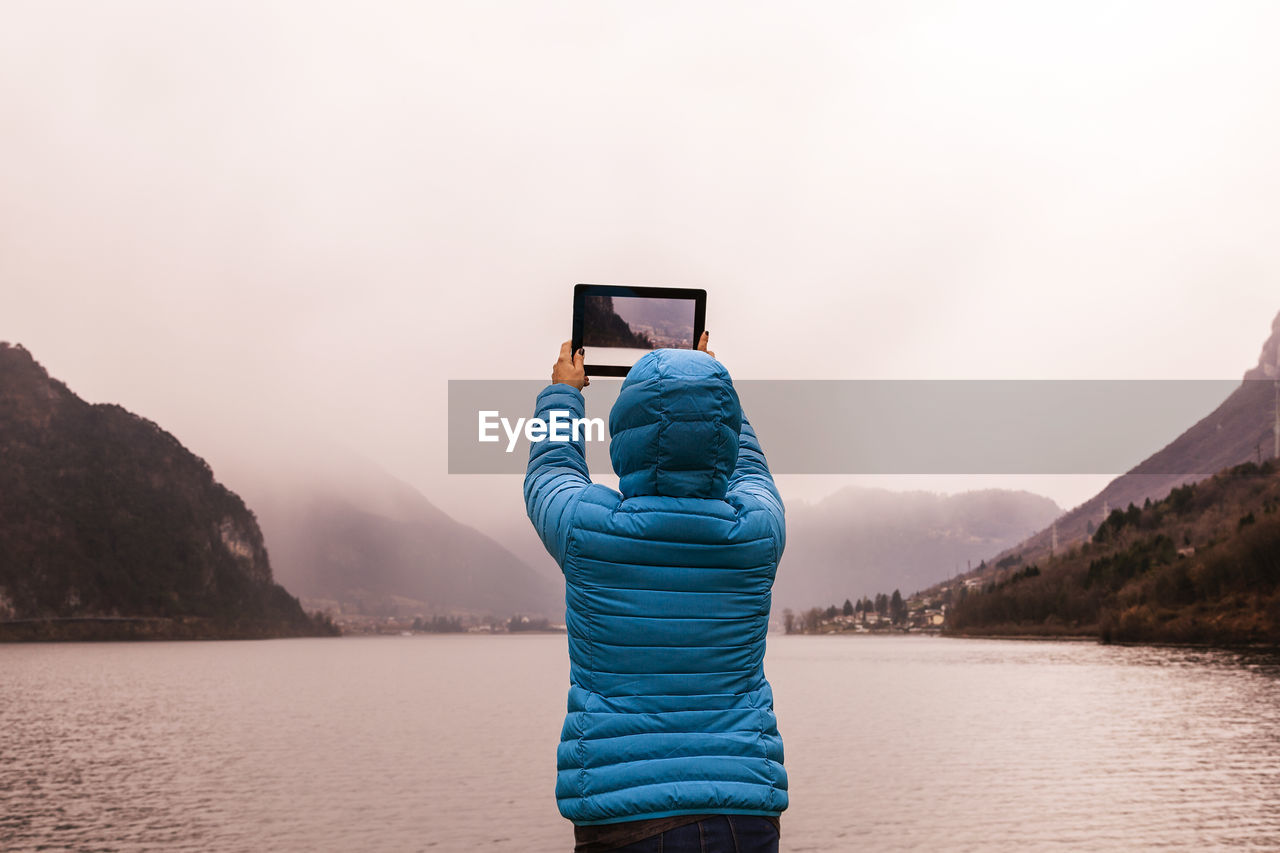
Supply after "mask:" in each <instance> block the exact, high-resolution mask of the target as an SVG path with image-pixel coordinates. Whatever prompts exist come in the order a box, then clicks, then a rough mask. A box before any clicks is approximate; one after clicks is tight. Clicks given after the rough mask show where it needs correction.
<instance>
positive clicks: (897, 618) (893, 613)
mask: <svg viewBox="0 0 1280 853" xmlns="http://www.w3.org/2000/svg"><path fill="white" fill-rule="evenodd" d="M906 615H907V603H906V602H905V601H903V600H902V593H901V592H900V591H899V590H896V589H895V590H894V591H893V598H892V599H890V601H889V620H890V621H891V622H893V624H895V625H897V624H898V623H900V622H902V621H903V619H905V618H906Z"/></svg>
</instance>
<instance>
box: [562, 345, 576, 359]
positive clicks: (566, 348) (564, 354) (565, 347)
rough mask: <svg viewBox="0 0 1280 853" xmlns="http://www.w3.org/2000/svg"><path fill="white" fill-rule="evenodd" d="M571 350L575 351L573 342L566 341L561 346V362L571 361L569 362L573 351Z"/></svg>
mask: <svg viewBox="0 0 1280 853" xmlns="http://www.w3.org/2000/svg"><path fill="white" fill-rule="evenodd" d="M571 349H573V341H565V342H564V343H562V344H561V345H560V360H561V361H569V360H570V356H569V352H570V350H571Z"/></svg>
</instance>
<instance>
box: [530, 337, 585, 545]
mask: <svg viewBox="0 0 1280 853" xmlns="http://www.w3.org/2000/svg"><path fill="white" fill-rule="evenodd" d="M570 348H571V344H570V343H569V342H568V341H565V342H564V344H563V345H562V346H561V347H560V358H559V359H558V360H557V361H556V364H555V367H554V368H552V371H551V384H550V385H548V386H547V387H546V388H544V389H542V391H541V392H540V393H539V394H538V399H537V403H536V405H535V417H537V418H541V419H542V420H543V421H547V422H549V421H550V420H551V413H552V412H557V411H558V412H564V413H565V414H566V416H567V417H568V418H581V417H585V415H586V405H585V400H583V397H582V388H584V387H585V386H587V385H589V384H590V380H589V379H588V378H587V377H586V374H585V372H584V370H583V367H582V358H583V355H582V351H581V350H579V351H578V352H577V353H574V354H572V355H571V354H570ZM589 485H591V476H590V475H589V474H588V473H587V451H586V439H585V436H584V435H582V434H579V436H578V437H577V438H576V439H574V438H573V437H572V433H570V434H569V440H568V441H552V440H550V439H549V438H546V439H543V440H542V441H533V442H530V443H529V467H528V468H527V469H526V471H525V475H524V505H525V510H526V511H527V512H528V514H529V520H530V521H532V522H533V527H534V529H535V530H536V531H538V536H539V537H540V538H541V539H542V544H543V545H544V546H546V549H547V551H548V552H549V553H550V554H551V556H552V557H554V558H555V559H556V562H557V563H559V562H561V561H562V560H563V558H564V553H565V545H566V542H567V540H568V535H569V525H568V519H569V513H570V510H571V509H572V508H573V505H574V503H575V501H576V498H577V497H578V495H580V494H581V492H582V490H583V489H585V488H586V487H587V486H589Z"/></svg>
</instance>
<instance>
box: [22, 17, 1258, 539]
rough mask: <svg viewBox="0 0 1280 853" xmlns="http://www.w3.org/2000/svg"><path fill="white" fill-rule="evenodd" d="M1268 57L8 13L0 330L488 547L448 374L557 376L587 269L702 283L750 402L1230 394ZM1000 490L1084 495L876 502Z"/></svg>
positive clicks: (1244, 308) (1249, 40)
mask: <svg viewBox="0 0 1280 853" xmlns="http://www.w3.org/2000/svg"><path fill="white" fill-rule="evenodd" d="M1277 43H1280V5H1278V4H1275V3H1269V2H1258V3H1234V2H1202V3H1175V2H1168V1H1167V0H1159V2H1147V3H1142V2H1132V3H1114V2H1105V3H1104V2H1099V3H1079V2H1077V3H1057V4H1049V3H1027V2H1008V3H987V2H972V3H911V2H898V1H897V0H895V2H883V3H856V2H853V3H805V4H795V3H766V4H761V3H743V2H723V3H656V2H643V3H641V2H636V3H608V2H600V1H599V0H591V2H561V3H515V2H509V3H378V2H361V3H355V2H349V3H319V2H302V1H301V0H299V1H298V2H275V3H264V2H180V3H174V2H169V0H155V2H116V1H115V0H106V1H105V2H104V0H92V2H88V1H86V2H29V3H20V2H12V0H8V1H7V2H3V3H0V339H7V340H10V341H18V342H21V343H23V344H24V345H26V346H27V347H28V348H29V349H31V350H32V352H33V353H34V354H35V356H36V358H37V359H39V360H40V361H41V362H42V363H43V364H44V365H45V366H46V367H47V368H48V369H49V370H50V371H51V372H52V373H53V374H54V375H55V376H57V377H59V378H61V379H63V380H65V381H66V382H67V383H68V384H69V385H70V386H71V388H72V389H73V390H75V391H76V392H77V393H79V394H80V395H81V396H83V397H85V398H86V399H89V400H91V401H94V402H117V403H120V404H122V405H124V406H126V407H127V408H129V409H132V410H133V411H136V412H138V413H140V414H143V415H145V416H146V417H148V418H151V419H153V420H155V421H157V422H158V423H160V424H161V425H163V426H165V427H166V428H168V429H170V430H171V431H172V432H174V433H175V434H176V435H177V436H178V437H179V438H180V439H181V440H183V441H184V442H186V443H187V444H188V445H189V446H190V447H192V449H194V450H195V451H197V452H199V453H202V454H204V455H206V456H207V457H208V458H209V459H210V461H211V462H212V463H213V464H214V467H215V470H216V469H217V467H218V461H219V459H220V458H221V459H226V458H228V456H229V454H232V453H234V452H235V449H236V448H237V447H239V446H241V445H240V444H239V442H246V443H247V444H246V445H244V446H249V445H252V443H253V442H254V441H255V436H258V435H260V434H261V433H262V432H263V431H270V430H271V429H273V428H274V429H285V430H295V431H298V433H299V434H306V435H315V436H317V437H319V438H322V439H325V440H339V441H343V442H346V443H348V444H350V445H352V446H355V447H357V448H360V449H361V450H362V451H363V452H364V453H365V454H367V455H368V456H369V457H371V458H372V459H374V460H376V461H377V462H379V463H380V464H381V465H383V466H384V467H386V468H387V469H388V470H390V471H392V472H394V473H396V474H397V475H399V476H401V477H403V478H404V479H406V480H408V481H410V482H412V483H413V484H415V485H417V486H419V487H420V488H422V489H423V490H424V492H426V493H427V494H428V495H429V496H430V497H431V498H432V499H433V500H435V501H436V502H437V503H440V504H441V505H442V506H443V507H445V508H446V509H448V510H450V511H452V512H454V513H455V514H458V515H460V516H461V517H463V518H464V519H467V520H473V521H478V522H480V523H488V522H490V521H492V519H493V514H494V513H503V514H507V515H511V516H512V517H514V518H517V519H518V518H519V512H520V501H519V492H518V480H514V479H513V478H482V477H472V478H458V477H455V478H453V480H452V481H450V478H449V477H448V476H447V474H446V473H445V470H446V457H445V447H444V443H443V442H444V411H443V409H444V404H445V383H446V380H447V379H450V378H488V377H493V378H535V377H541V376H543V375H546V374H547V373H548V371H549V366H550V362H551V360H552V358H553V356H554V355H555V352H556V350H557V347H558V344H559V342H560V341H561V340H563V339H564V338H565V337H567V336H568V331H569V328H568V326H569V309H570V296H571V289H572V285H573V284H574V283H575V282H578V281H588V282H608V283H630V284H650V285H674V286H691V287H704V288H706V289H707V290H708V291H709V299H708V314H707V318H708V319H707V325H708V327H709V328H710V329H711V330H712V333H713V337H714V344H715V349H717V350H718V351H719V353H720V355H721V356H722V358H723V359H724V360H725V361H726V363H727V364H728V365H729V367H730V369H731V371H732V372H733V373H734V374H735V375H736V376H739V377H742V378H748V377H749V378H793V377H803V378H812V377H818V378H838V377H872V378H898V377H902V378H953V377H955V378H960V377H982V378H1002V377H1009V378H1035V377H1045V378H1068V377H1069V378H1094V377H1099V378H1101V377H1106V378H1224V377H1227V378H1233V377H1238V376H1239V375H1240V374H1241V373H1242V372H1243V371H1244V370H1245V369H1246V368H1247V367H1249V366H1251V365H1252V364H1253V363H1254V362H1255V361H1256V358H1257V355H1258V350H1259V348H1260V346H1261V344H1262V342H1263V340H1264V339H1265V338H1266V336H1267V334H1268V333H1269V330H1270V323H1271V320H1272V318H1273V317H1274V316H1275V314H1276V312H1277V311H1278V310H1280V286H1278V283H1280V239H1277V235H1278V233H1280V214H1278V213H1277V203H1276V199H1277V198H1280V161H1278V159H1277V158H1276V156H1275V152H1276V151H1278V150H1280V111H1277V109H1276V105H1277V104H1278V103H1280V51H1277V50H1276V49H1275V45H1276V44H1277ZM766 440H767V437H766ZM1153 449H1154V448H1153ZM1134 461H1135V462H1136V461H1137V460H1134ZM1102 480H1103V481H1104V480H1105V478H1102ZM845 482H848V481H847V480H843V479H841V480H837V479H836V478H803V480H802V479H801V478H795V479H794V481H792V482H791V483H790V485H788V484H787V483H784V489H788V488H789V489H791V490H792V491H793V493H794V494H795V495H796V496H799V497H812V496H816V495H818V494H821V493H823V492H826V491H831V490H834V489H835V488H837V487H839V486H841V485H843V484H844V483H845ZM993 484H994V485H1002V484H1005V485H1014V486H1017V487H1027V488H1033V489H1035V490H1037V491H1041V492H1043V493H1046V494H1048V495H1049V496H1050V497H1053V498H1055V499H1056V500H1058V501H1059V502H1060V503H1062V504H1064V505H1071V504H1074V503H1076V502H1078V501H1079V500H1082V499H1084V498H1085V497H1088V495H1089V494H1091V493H1092V492H1093V491H1095V490H1096V488H1097V487H1098V486H1100V485H1101V481H1100V480H1099V478H1096V477H1095V478H1075V479H1073V478H1039V479H1036V478H1021V479H1019V480H1017V481H1015V480H1013V479H1010V478H1005V479H1004V480H998V478H996V479H993V478H975V479H973V480H965V481H957V480H955V479H954V478H953V479H952V480H948V481H944V480H941V479H938V480H929V479H928V478H924V479H923V480H922V479H921V478H912V480H910V481H903V482H902V485H904V486H911V487H917V486H921V485H924V486H928V487H935V488H946V489H959V488H965V487H968V486H971V485H993ZM231 485H232V486H233V487H234V485H235V484H234V483H232V484H231ZM495 495H501V498H500V499H490V498H492V496H495ZM486 513H487V514H486ZM504 517H505V516H504Z"/></svg>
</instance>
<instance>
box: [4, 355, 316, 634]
mask: <svg viewBox="0 0 1280 853" xmlns="http://www.w3.org/2000/svg"><path fill="white" fill-rule="evenodd" d="M328 632H329V629H328V627H327V626H326V625H324V624H321V623H318V622H316V621H314V620H313V619H312V618H311V617H309V616H308V615H307V614H306V613H304V612H303V609H302V607H301V606H300V604H299V603H298V601H297V600H296V599H295V598H294V597H293V596H291V595H290V594H289V593H288V592H287V591H285V589H284V588H283V587H281V586H280V585H279V584H277V583H275V580H274V578H273V575H272V571H271V564H270V561H269V559H268V557H267V550H266V547H265V544H264V541H263V536H262V531H261V530H260V529H259V527H258V524H257V521H256V519H255V518H254V515H253V513H252V512H250V511H249V510H248V509H247V508H246V507H245V505H244V502H243V501H241V500H240V498H239V497H238V496H237V495H236V494H235V493H233V492H231V491H229V490H228V489H226V488H225V487H224V486H222V485H221V484H219V483H218V482H217V481H216V480H215V479H214V476H213V472H212V471H211V470H210V468H209V466H208V465H207V464H205V462H204V461H203V460H202V459H200V458H199V457H197V456H195V455H194V454H192V453H191V452H190V451H188V450H187V449H186V448H184V447H183V446H182V445H181V444H180V443H179V442H178V440H177V439H175V438H174V437H173V436H172V435H170V434H169V433H167V432H165V431H164V430H163V429H161V428H160V427H159V426H157V425H156V424H154V423H152V422H151V421H148V420H146V419H145V418H141V417H139V416H137V415H135V414H132V413H131V412H128V411H126V410H125V409H123V408H121V407H119V406H115V405H90V404H89V403H86V402H85V401H83V400H81V399H80V398H79V397H77V396H76V395H75V394H74V393H72V392H71V391H70V390H69V389H68V388H67V386H66V385H64V384H63V383H61V382H59V381H57V380H56V379H52V378H50V377H49V375H48V373H47V372H46V371H45V370H44V368H42V367H41V366H40V365H39V364H38V363H36V361H35V360H34V359H33V358H32V356H31V354H30V353H28V352H27V350H26V349H24V348H23V347H21V346H11V345H9V344H7V343H0V639H57V638H67V639H99V638H117V637H120V638H124V637H165V638H186V637H265V636H290V635H308V634H316V633H328Z"/></svg>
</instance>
